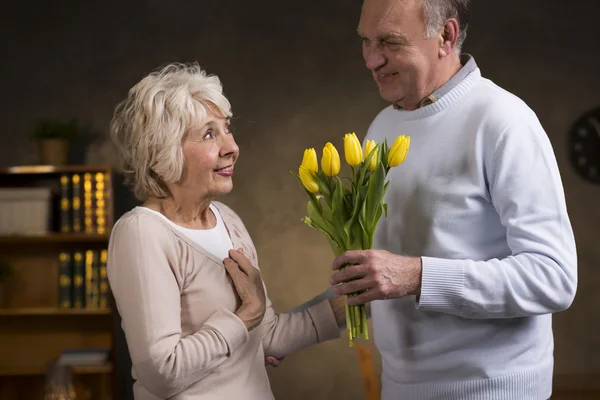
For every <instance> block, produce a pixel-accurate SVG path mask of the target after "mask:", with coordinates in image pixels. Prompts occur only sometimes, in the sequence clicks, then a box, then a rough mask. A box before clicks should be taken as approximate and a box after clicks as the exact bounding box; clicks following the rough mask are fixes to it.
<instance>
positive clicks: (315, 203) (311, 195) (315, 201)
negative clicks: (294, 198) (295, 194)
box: [290, 171, 323, 213]
mask: <svg viewBox="0 0 600 400" xmlns="http://www.w3.org/2000/svg"><path fill="white" fill-rule="evenodd" d="M290 174H292V175H293V176H294V177H295V178H296V180H297V181H298V183H299V184H300V187H301V188H302V189H303V190H304V192H305V193H306V194H307V195H308V198H309V199H310V201H311V202H312V203H313V206H315V208H316V209H317V210H319V212H320V213H322V212H323V207H322V206H321V202H320V201H319V200H318V198H317V195H316V194H314V193H312V192H311V191H310V190H308V189H307V188H306V187H304V185H303V184H302V180H300V175H298V174H296V173H295V172H293V171H290Z"/></svg>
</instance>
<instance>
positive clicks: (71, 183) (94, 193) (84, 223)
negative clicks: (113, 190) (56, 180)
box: [60, 172, 110, 234]
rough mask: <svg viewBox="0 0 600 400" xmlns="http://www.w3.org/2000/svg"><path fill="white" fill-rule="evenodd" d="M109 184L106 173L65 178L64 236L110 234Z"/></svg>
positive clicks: (62, 187)
mask: <svg viewBox="0 0 600 400" xmlns="http://www.w3.org/2000/svg"><path fill="white" fill-rule="evenodd" d="M109 180H110V175H109V174H107V173H106V172H95V173H89V172H88V173H81V174H80V173H72V174H62V175H61V177H60V231H61V232H63V233H69V232H80V233H91V234H105V233H107V226H108V223H109V221H107V220H108V218H109V213H108V205H109V201H110V200H109V193H110V191H109V186H110V184H109Z"/></svg>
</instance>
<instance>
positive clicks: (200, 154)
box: [181, 112, 239, 197]
mask: <svg viewBox="0 0 600 400" xmlns="http://www.w3.org/2000/svg"><path fill="white" fill-rule="evenodd" d="M238 155H239V148H238V146H237V144H236V143H235V140H234V139H233V133H232V131H231V127H230V121H229V119H228V118H224V117H222V116H221V115H220V113H218V112H217V113H216V114H215V113H210V114H208V116H207V118H206V119H205V120H204V121H203V123H202V124H201V125H199V126H197V127H194V128H192V129H190V130H189V131H188V132H187V134H186V135H185V138H184V140H183V157H184V159H185V168H184V173H183V178H182V180H181V185H182V186H184V187H187V188H191V189H192V190H197V191H198V194H199V195H201V196H202V197H216V196H220V195H224V194H227V193H229V192H230V191H231V189H233V179H232V178H233V167H234V165H235V162H236V160H237V158H238Z"/></svg>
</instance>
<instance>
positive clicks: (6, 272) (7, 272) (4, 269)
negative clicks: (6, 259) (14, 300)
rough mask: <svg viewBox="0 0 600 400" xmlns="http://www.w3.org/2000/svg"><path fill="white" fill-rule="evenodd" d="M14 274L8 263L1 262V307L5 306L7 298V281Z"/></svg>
mask: <svg viewBox="0 0 600 400" xmlns="http://www.w3.org/2000/svg"><path fill="white" fill-rule="evenodd" d="M12 274H13V270H12V269H11V268H10V266H9V265H8V264H6V263H0V308H2V307H4V304H5V301H6V299H5V298H4V297H5V295H6V283H7V282H8V280H9V279H10V277H11V276H12Z"/></svg>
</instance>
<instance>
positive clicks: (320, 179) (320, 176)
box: [315, 171, 333, 208]
mask: <svg viewBox="0 0 600 400" xmlns="http://www.w3.org/2000/svg"><path fill="white" fill-rule="evenodd" d="M315 178H316V179H317V184H318V185H319V191H320V192H321V194H322V195H323V198H324V199H325V202H326V203H327V205H328V206H329V207H331V208H333V207H332V206H331V197H332V193H331V184H332V183H331V179H332V178H331V177H329V176H327V175H325V173H324V172H323V171H319V172H317V173H316V174H315Z"/></svg>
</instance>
